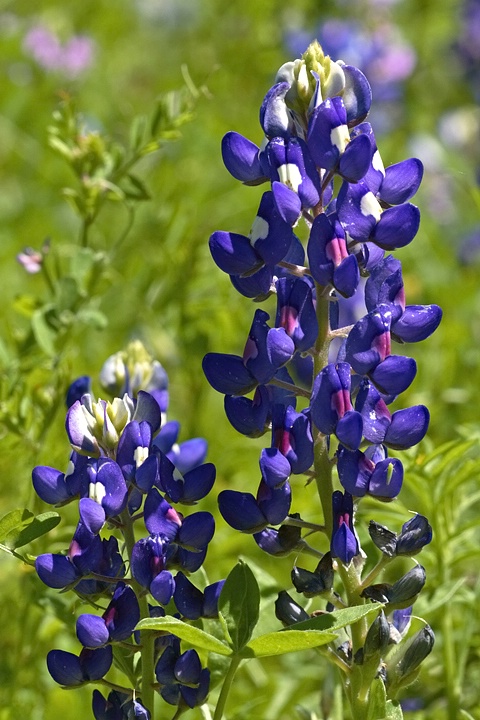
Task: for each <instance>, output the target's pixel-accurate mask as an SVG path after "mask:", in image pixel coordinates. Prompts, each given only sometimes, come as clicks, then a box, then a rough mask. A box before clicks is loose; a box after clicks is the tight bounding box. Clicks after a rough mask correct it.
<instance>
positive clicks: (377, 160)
mask: <svg viewBox="0 0 480 720" xmlns="http://www.w3.org/2000/svg"><path fill="white" fill-rule="evenodd" d="M372 167H373V169H374V170H377V171H378V172H381V173H382V175H383V177H385V167H384V164H383V160H382V158H381V155H380V153H379V152H378V150H375V152H374V154H373V157H372Z"/></svg>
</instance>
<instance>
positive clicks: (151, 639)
mask: <svg viewBox="0 0 480 720" xmlns="http://www.w3.org/2000/svg"><path fill="white" fill-rule="evenodd" d="M121 518H122V521H123V527H122V532H123V537H124V540H125V547H126V550H127V554H128V559H129V563H130V560H131V557H132V550H133V546H134V545H135V534H134V531H133V521H132V518H131V516H130V514H129V512H128V510H124V511H123V513H122V515H121ZM131 585H132V587H133V589H134V591H135V593H136V595H137V598H138V604H139V607H140V619H141V620H143V618H148V617H150V613H149V611H148V601H147V597H146V595H144V594H143V592H142V588H141V587H140V586H139V585H138V583H137V582H136V581H134V580H132V581H131ZM140 642H141V648H142V649H141V655H142V687H141V692H142V703H143V705H144V706H145V707H146V708H147V709H148V710H149V711H150V715H151V717H152V720H155V690H154V687H153V681H154V663H155V657H154V650H155V634H154V633H152V632H149V631H148V630H141V632H140Z"/></svg>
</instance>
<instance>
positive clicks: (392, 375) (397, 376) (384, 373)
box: [369, 355, 417, 395]
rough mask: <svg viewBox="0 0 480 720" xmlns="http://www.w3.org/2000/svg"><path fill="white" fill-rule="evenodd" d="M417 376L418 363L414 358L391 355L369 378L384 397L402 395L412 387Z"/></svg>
mask: <svg viewBox="0 0 480 720" xmlns="http://www.w3.org/2000/svg"><path fill="white" fill-rule="evenodd" d="M416 374H417V363H416V362H415V360H414V359H413V358H409V357H404V356H403V355H389V356H388V357H387V358H385V360H384V361H383V362H381V363H380V364H379V365H377V367H376V368H374V369H373V370H372V371H371V372H370V373H369V377H370V379H371V381H372V382H373V384H374V385H375V387H376V388H377V389H378V390H380V392H381V393H383V394H384V395H400V393H402V392H404V391H405V390H406V389H407V388H408V387H410V385H411V384H412V382H413V379H414V378H415V375H416Z"/></svg>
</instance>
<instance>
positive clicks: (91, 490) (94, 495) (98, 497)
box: [88, 482, 107, 505]
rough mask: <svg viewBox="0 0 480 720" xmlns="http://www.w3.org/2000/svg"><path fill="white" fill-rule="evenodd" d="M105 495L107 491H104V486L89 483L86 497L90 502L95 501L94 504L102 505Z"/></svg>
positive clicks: (97, 483)
mask: <svg viewBox="0 0 480 720" xmlns="http://www.w3.org/2000/svg"><path fill="white" fill-rule="evenodd" d="M106 494H107V491H106V489H105V485H103V484H102V483H100V482H96V483H90V485H89V486H88V497H89V498H90V500H95V502H96V503H98V504H99V505H101V504H102V500H103V498H104V497H105V495H106Z"/></svg>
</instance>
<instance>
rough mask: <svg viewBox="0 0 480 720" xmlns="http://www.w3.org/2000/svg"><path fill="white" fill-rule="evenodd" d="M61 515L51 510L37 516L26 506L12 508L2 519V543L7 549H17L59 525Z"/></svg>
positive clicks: (0, 532) (0, 542)
mask: <svg viewBox="0 0 480 720" xmlns="http://www.w3.org/2000/svg"><path fill="white" fill-rule="evenodd" d="M59 522H60V515H59V514H58V513H56V512H53V511H49V512H45V513H42V514H41V515H37V516H35V515H34V514H33V513H32V512H30V510H27V509H26V508H18V509H17V510H11V511H10V512H9V513H7V514H6V515H4V516H3V517H2V518H1V520H0V544H1V545H3V549H5V550H7V551H8V550H16V549H17V548H20V547H23V546H24V545H27V544H28V543H30V542H32V540H36V539H37V538H39V537H41V536H42V535H45V533H48V532H49V531H50V530H52V529H53V528H54V527H56V526H57V525H58V523H59Z"/></svg>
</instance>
